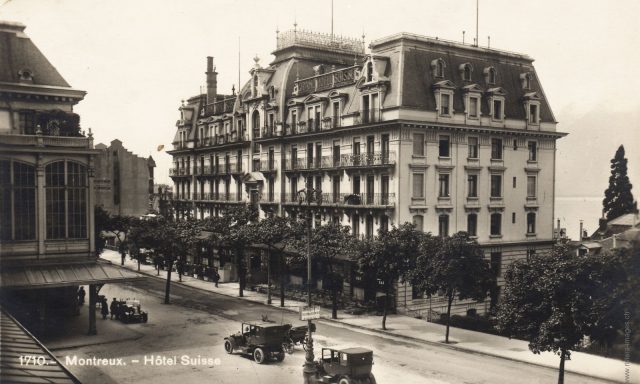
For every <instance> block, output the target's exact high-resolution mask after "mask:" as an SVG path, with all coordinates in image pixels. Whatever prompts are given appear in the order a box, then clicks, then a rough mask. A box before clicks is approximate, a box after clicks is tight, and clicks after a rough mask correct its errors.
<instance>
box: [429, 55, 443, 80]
mask: <svg viewBox="0 0 640 384" xmlns="http://www.w3.org/2000/svg"><path fill="white" fill-rule="evenodd" d="M444 67H445V63H444V60H442V59H441V58H439V59H435V60H433V61H432V62H431V69H432V71H433V76H434V77H444Z"/></svg>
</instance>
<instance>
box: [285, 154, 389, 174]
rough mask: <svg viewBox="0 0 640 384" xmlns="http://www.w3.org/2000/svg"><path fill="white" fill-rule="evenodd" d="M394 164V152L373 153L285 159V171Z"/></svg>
mask: <svg viewBox="0 0 640 384" xmlns="http://www.w3.org/2000/svg"><path fill="white" fill-rule="evenodd" d="M395 163H396V156H395V152H373V153H361V154H357V155H353V154H343V155H340V156H323V157H322V158H320V157H314V158H312V159H309V158H306V159H305V158H302V159H293V160H292V159H286V160H285V162H284V170H285V171H297V170H302V171H304V170H314V169H329V168H339V167H343V168H352V167H375V166H389V165H394V164H395Z"/></svg>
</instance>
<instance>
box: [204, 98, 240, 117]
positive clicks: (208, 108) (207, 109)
mask: <svg viewBox="0 0 640 384" xmlns="http://www.w3.org/2000/svg"><path fill="white" fill-rule="evenodd" d="M235 102H236V98H235V97H229V98H225V99H223V100H220V101H216V102H215V103H211V104H207V105H205V106H204V107H203V108H202V114H201V115H202V116H204V117H207V116H213V115H221V114H223V113H231V112H233V106H234V104H235Z"/></svg>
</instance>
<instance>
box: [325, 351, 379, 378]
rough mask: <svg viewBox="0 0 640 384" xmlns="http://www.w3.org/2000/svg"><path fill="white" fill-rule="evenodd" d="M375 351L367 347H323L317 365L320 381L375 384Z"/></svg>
mask: <svg viewBox="0 0 640 384" xmlns="http://www.w3.org/2000/svg"><path fill="white" fill-rule="evenodd" d="M372 365H373V351H371V350H370V349H366V348H344V349H334V348H322V355H321V356H320V359H318V361H317V363H316V366H317V369H318V374H319V376H320V378H319V382H320V383H327V384H375V383H376V379H375V378H374V377H373V373H371V366H372Z"/></svg>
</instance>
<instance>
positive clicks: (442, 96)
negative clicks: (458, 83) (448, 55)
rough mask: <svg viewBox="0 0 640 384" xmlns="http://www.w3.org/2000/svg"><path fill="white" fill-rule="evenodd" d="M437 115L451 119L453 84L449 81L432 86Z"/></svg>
mask: <svg viewBox="0 0 640 384" xmlns="http://www.w3.org/2000/svg"><path fill="white" fill-rule="evenodd" d="M433 88H434V96H435V98H436V110H437V112H438V115H440V116H445V117H451V115H452V114H453V91H454V89H455V84H453V83H452V82H451V81H449V80H442V81H439V82H437V83H435V84H434V85H433Z"/></svg>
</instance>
